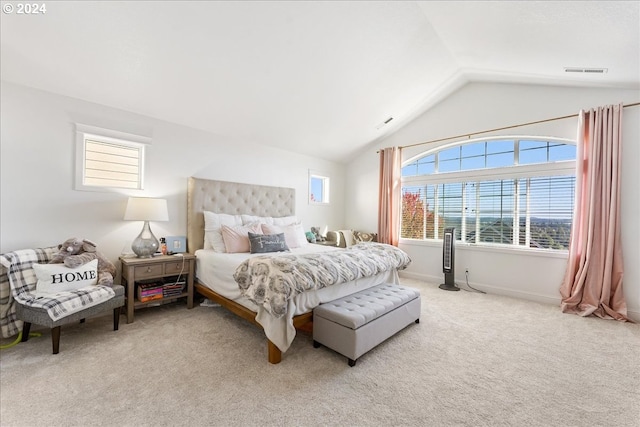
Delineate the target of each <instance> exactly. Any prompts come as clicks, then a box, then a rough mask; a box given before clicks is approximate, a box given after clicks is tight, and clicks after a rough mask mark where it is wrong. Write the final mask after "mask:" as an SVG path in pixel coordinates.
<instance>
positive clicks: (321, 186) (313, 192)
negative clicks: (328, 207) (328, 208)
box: [309, 171, 329, 204]
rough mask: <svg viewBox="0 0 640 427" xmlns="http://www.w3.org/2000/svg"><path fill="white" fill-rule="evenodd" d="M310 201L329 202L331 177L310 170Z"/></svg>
mask: <svg viewBox="0 0 640 427" xmlns="http://www.w3.org/2000/svg"><path fill="white" fill-rule="evenodd" d="M309 203H318V204H329V178H328V177H326V176H322V175H319V174H316V173H314V172H311V171H309Z"/></svg>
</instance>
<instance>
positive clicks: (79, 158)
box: [75, 124, 150, 191]
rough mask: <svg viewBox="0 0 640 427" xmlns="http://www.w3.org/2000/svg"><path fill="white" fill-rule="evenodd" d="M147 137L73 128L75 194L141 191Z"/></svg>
mask: <svg viewBox="0 0 640 427" xmlns="http://www.w3.org/2000/svg"><path fill="white" fill-rule="evenodd" d="M149 142H150V139H149V138H147V137H143V136H139V135H132V134H126V133H123V132H117V131H111V130H108V129H101V128H96V127H92V126H86V125H80V124H77V125H76V185H75V189H76V190H84V191H114V190H117V189H130V190H142V189H143V184H144V153H145V145H146V144H148V143H149Z"/></svg>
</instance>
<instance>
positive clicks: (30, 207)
mask: <svg viewBox="0 0 640 427" xmlns="http://www.w3.org/2000/svg"><path fill="white" fill-rule="evenodd" d="M0 111H1V116H0V117H1V124H2V126H1V127H2V131H1V138H0V148H1V152H0V156H1V169H0V173H1V175H0V176H1V193H0V194H1V197H2V203H1V206H0V209H1V210H0V213H1V215H0V230H1V231H0V250H1V252H2V253H4V252H8V251H12V250H16V249H23V248H32V247H42V246H49V245H56V244H58V243H61V242H63V241H64V240H65V239H67V238H69V237H74V236H77V237H82V238H88V239H91V240H93V241H95V242H96V243H97V244H98V249H99V250H101V251H102V252H103V253H105V254H106V255H107V257H109V258H110V259H111V260H112V261H114V262H115V261H116V260H117V258H118V256H119V255H120V253H121V252H122V250H123V247H124V246H125V245H127V244H129V245H130V243H131V241H132V240H133V239H134V238H135V237H136V236H137V234H138V233H139V232H140V230H141V229H142V223H141V222H133V221H131V222H129V221H123V219H122V218H123V215H124V210H125V206H126V200H127V197H128V196H130V195H135V196H140V197H163V198H167V199H168V206H169V219H170V221H168V222H158V223H152V224H151V228H152V230H153V232H154V234H155V235H156V236H158V237H160V236H167V235H186V230H187V220H186V212H187V193H186V190H187V178H188V177H190V176H196V177H199V178H208V179H218V180H224V181H232V182H244V183H249V184H261V185H273V186H282V187H291V188H295V189H296V214H297V216H298V218H299V219H301V220H302V222H303V224H304V226H305V229H306V230H308V229H309V228H310V227H311V226H324V225H329V227H330V228H340V227H342V225H343V223H344V190H343V188H344V185H345V182H344V165H342V164H339V163H334V162H329V161H325V160H320V159H315V158H312V157H309V156H303V155H299V154H296V153H291V152H287V151H282V150H278V149H272V148H265V147H260V146H257V145H254V144H251V143H248V142H243V141H236V140H231V139H229V138H224V137H222V136H219V135H213V134H211V133H206V132H203V131H199V130H196V129H192V128H187V127H184V126H179V125H176V124H172V123H167V122H163V121H159V120H155V119H151V118H148V117H143V116H140V115H136V114H132V113H128V112H125V111H121V110H116V109H112V108H108V107H105V106H101V105H96V104H92V103H88V102H84V101H81V100H77V99H71V98H67V97H63V96H59V95H54V94H50V93H46V92H42V91H38V90H34V89H30V88H26V87H22V86H18V85H14V84H11V83H7V82H2V87H1V104H0ZM75 122H82V123H84V124H88V125H93V126H100V127H107V128H111V129H115V130H120V131H125V132H130V133H138V134H142V135H147V136H151V137H152V138H153V142H152V144H151V145H150V146H149V148H148V150H147V158H146V179H145V183H146V185H145V190H144V191H125V190H123V191H122V192H119V193H108V192H86V191H75V190H74V189H73V183H74V153H75V129H74V123H75ZM309 169H312V170H314V171H317V172H321V173H322V174H323V175H326V176H329V177H330V178H331V204H330V205H329V206H318V205H309V204H308V202H307V199H308V171H309Z"/></svg>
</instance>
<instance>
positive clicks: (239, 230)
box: [220, 223, 262, 254]
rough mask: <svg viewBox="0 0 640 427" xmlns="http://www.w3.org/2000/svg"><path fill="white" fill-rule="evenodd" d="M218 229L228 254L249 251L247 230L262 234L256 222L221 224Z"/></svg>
mask: <svg viewBox="0 0 640 427" xmlns="http://www.w3.org/2000/svg"><path fill="white" fill-rule="evenodd" d="M220 231H221V232H222V240H224V247H225V250H226V251H227V252H228V253H230V254H234V253H240V252H249V251H250V249H251V245H250V244H249V232H251V233H255V234H262V229H261V228H260V224H258V223H256V224H249V225H232V226H228V225H223V226H222V227H221V228H220Z"/></svg>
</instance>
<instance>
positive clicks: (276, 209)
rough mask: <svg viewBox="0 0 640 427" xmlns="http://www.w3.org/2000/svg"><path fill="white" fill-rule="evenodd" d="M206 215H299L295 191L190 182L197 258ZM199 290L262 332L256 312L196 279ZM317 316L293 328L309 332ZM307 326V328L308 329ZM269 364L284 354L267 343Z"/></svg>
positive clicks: (298, 320)
mask: <svg viewBox="0 0 640 427" xmlns="http://www.w3.org/2000/svg"><path fill="white" fill-rule="evenodd" d="M204 211H211V212H216V213H224V214H229V215H238V214H247V215H256V216H271V217H283V216H291V215H295V189H293V188H284V187H268V186H262V185H250V184H241V183H234V182H226V181H213V180H207V179H200V178H193V177H191V178H189V183H188V191H187V247H188V250H189V253H191V254H194V253H195V251H197V250H198V249H202V248H203V246H204ZM194 283H195V288H196V290H197V291H198V293H200V294H201V295H203V296H205V297H207V298H208V299H210V300H211V301H214V302H216V303H218V304H220V305H221V306H223V307H225V308H226V309H228V310H229V311H231V312H232V313H234V314H236V315H238V316H240V317H242V318H243V319H246V320H248V321H249V322H250V323H252V324H254V325H256V326H258V327H260V328H262V326H261V325H260V324H259V323H258V322H257V321H256V319H255V318H256V315H257V314H256V312H254V311H251V310H249V309H248V308H246V307H244V306H242V305H240V304H238V303H237V302H235V301H232V300H230V299H228V298H225V297H223V296H222V295H220V294H218V293H216V292H214V291H213V290H211V289H210V288H208V287H206V286H204V285H202V284H201V283H199V282H198V281H197V279H196V281H195V282H194ZM312 320H313V312H309V313H304V314H300V315H298V316H294V318H293V326H295V327H296V329H298V328H301V329H305V330H309V328H308V326H309V325H310V324H312V323H311V322H312ZM305 325H306V326H307V328H305ZM267 353H268V360H269V363H273V364H276V363H280V361H281V360H282V352H281V351H280V349H279V348H278V347H277V346H276V345H275V344H273V343H272V342H271V341H270V340H268V339H267Z"/></svg>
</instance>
